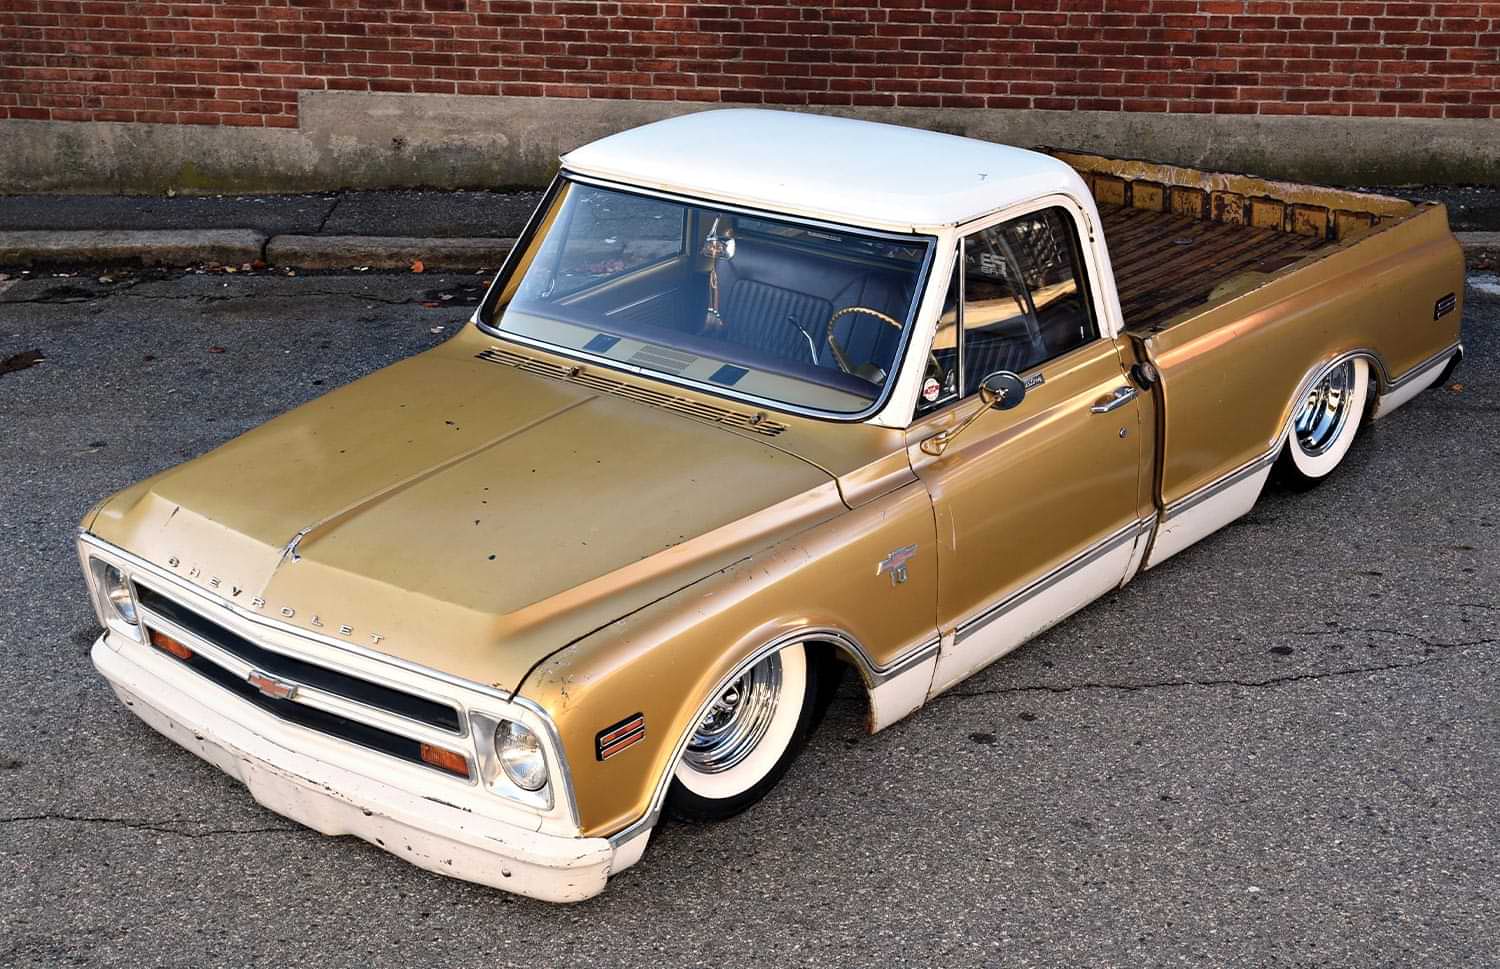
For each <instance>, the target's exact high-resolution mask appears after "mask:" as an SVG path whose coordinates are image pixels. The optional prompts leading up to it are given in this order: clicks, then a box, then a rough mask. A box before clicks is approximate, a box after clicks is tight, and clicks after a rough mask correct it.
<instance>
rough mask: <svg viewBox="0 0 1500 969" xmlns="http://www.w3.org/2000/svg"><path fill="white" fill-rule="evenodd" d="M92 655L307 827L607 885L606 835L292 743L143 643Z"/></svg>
mask: <svg viewBox="0 0 1500 969" xmlns="http://www.w3.org/2000/svg"><path fill="white" fill-rule="evenodd" d="M132 645H134V644H132ZM92 658H93V661H94V666H95V667H96V668H98V670H99V672H100V673H102V674H103V675H104V677H105V679H107V680H108V681H109V683H110V686H111V687H112V688H113V689H114V691H115V694H116V695H117V696H118V697H119V698H120V700H121V701H122V702H124V703H125V705H126V706H127V707H129V708H130V709H131V710H132V711H133V712H134V713H135V714H136V716H138V717H140V718H141V719H142V720H144V721H145V722H146V723H147V724H148V725H150V726H151V727H152V728H153V729H155V730H156V731H158V732H159V733H161V734H162V735H164V736H166V737H167V738H168V739H170V740H172V741H173V742H175V743H177V744H179V745H180V746H182V747H184V748H186V749H187V750H189V751H191V752H192V753H194V754H197V755H198V756H199V757H201V758H203V759H204V760H206V761H208V762H209V763H211V764H213V765H214V766H216V767H218V768H219V769H220V770H223V771H224V772H225V773H227V774H229V775H230V776H232V777H234V778H236V779H238V780H239V781H240V782H241V783H243V784H244V785H245V787H246V788H247V789H248V790H249V791H250V794H251V796H253V797H254V798H255V800H256V801H258V802H260V803H261V804H262V805H264V806H265V807H267V808H269V809H271V810H272V811H275V812H276V813H277V814H281V815H283V816H285V817H288V818H290V819H292V820H294V821H296V822H298V823H299V824H303V825H306V826H307V827H309V828H312V829H313V830H315V831H318V832H321V833H322V834H328V835H353V836H354V837H357V838H360V839H362V840H364V841H368V842H369V843H371V844H373V845H375V846H376V847H378V848H381V849H383V850H385V851H388V852H390V853H391V854H393V855H395V856H397V857H399V858H401V859H403V860H405V861H408V862H411V863H412V864H414V865H417V866H419V867H421V868H425V869H427V870H428V871H432V872H436V873H437V874H440V875H447V876H449V877H452V878H460V879H463V880H464V881H471V882H477V883H479V884H481V885H488V886H490V887H492V888H498V889H501V890H502V891H507V892H513V893H515V894H518V895H526V896H530V897H532V898H538V899H542V900H544V901H550V902H576V901H581V900H583V899H586V898H590V897H592V896H594V895H597V894H598V893H599V892H600V891H602V890H603V889H604V885H605V881H606V879H607V878H608V876H609V874H610V871H611V867H612V865H613V864H614V861H615V848H614V847H613V846H612V845H611V843H610V842H609V840H608V839H605V838H579V837H566V836H560V835H555V834H545V833H542V832H538V831H532V830H528V829H525V828H522V827H519V826H517V825H515V824H511V823H508V822H506V821H503V820H499V819H495V818H487V817H483V816H481V815H479V814H477V813H475V812H474V811H471V810H468V809H464V808H461V807H456V806H451V805H448V804H445V803H442V802H440V801H437V800H434V799H432V798H427V797H420V796H417V795H414V794H412V793H410V792H408V791H405V790H402V789H400V788H397V787H394V786H392V785H390V784H387V783H385V782H383V781H380V780H377V779H375V778H373V777H369V776H366V775H365V774H361V773H358V772H356V771H354V770H350V769H348V768H346V767H343V766H340V765H337V764H333V763H329V762H328V761H326V760H322V759H319V758H315V757H311V756H308V755H307V754H305V753H301V752H299V751H296V750H293V749H290V748H289V747H287V746H284V745H282V744H280V743H278V742H277V740H276V739H273V738H277V737H278V735H284V734H286V733H287V730H288V728H287V727H286V726H285V725H283V724H280V723H279V722H277V721H276V720H275V719H274V718H272V717H269V716H267V715H265V714H263V713H261V712H260V711H258V710H255V709H254V708H249V707H245V708H244V709H235V710H234V715H233V716H227V715H226V714H225V713H224V712H222V711H221V709H220V708H221V707H230V706H234V707H239V706H240V705H239V704H234V705H231V704H218V705H213V706H211V705H210V704H209V703H206V702H204V701H203V700H201V699H199V695H201V693H202V690H201V689H200V690H199V691H197V694H198V695H195V694H194V693H190V692H189V691H188V690H187V689H184V688H183V687H184V686H187V684H183V685H178V684H177V683H174V682H173V680H174V674H176V673H177V671H176V670H173V669H171V668H170V667H166V668H161V669H158V668H157V667H158V664H166V663H167V662H168V661H166V660H164V659H158V658H157V657H154V656H152V655H151V654H150V653H149V652H147V651H145V650H144V648H142V647H139V646H137V647H136V648H134V649H130V648H129V647H127V649H126V650H121V649H116V648H114V646H113V645H111V644H110V643H108V642H107V641H106V637H104V636H101V637H100V638H99V639H98V641H97V642H95V643H94V647H93V651H92ZM148 667H149V668H148ZM262 720H263V721H264V722H261V721H262ZM637 853H638V852H637ZM623 860H624V859H622V861H623ZM631 860H633V859H631Z"/></svg>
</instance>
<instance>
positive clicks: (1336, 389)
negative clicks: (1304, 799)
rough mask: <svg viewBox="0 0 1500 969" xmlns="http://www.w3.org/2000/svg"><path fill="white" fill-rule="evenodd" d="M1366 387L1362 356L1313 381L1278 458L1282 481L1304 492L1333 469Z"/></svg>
mask: <svg viewBox="0 0 1500 969" xmlns="http://www.w3.org/2000/svg"><path fill="white" fill-rule="evenodd" d="M1369 390H1370V365H1369V363H1367V362H1366V361H1365V360H1364V359H1363V358H1361V357H1355V358H1354V359H1352V360H1346V361H1344V362H1343V363H1341V364H1339V365H1337V366H1335V367H1333V368H1332V369H1331V370H1329V371H1328V372H1327V373H1325V374H1323V376H1321V377H1319V378H1318V379H1317V380H1316V381H1314V383H1313V385H1312V388H1311V389H1310V390H1308V392H1307V395H1306V396H1305V397H1303V398H1302V401H1301V404H1300V406H1299V407H1298V408H1297V413H1296V414H1295V415H1294V416H1293V417H1292V428H1291V433H1289V434H1288V435H1287V441H1286V447H1285V448H1284V449H1283V450H1282V453H1281V456H1280V458H1279V459H1278V460H1277V462H1276V471H1277V477H1278V478H1279V479H1280V480H1281V481H1282V483H1283V484H1286V485H1287V486H1289V487H1291V488H1292V489H1294V490H1297V491H1306V490H1307V489H1309V488H1312V487H1315V486H1316V485H1318V484H1320V483H1322V481H1323V480H1324V479H1325V478H1327V477H1328V476H1329V475H1330V474H1332V473H1333V469H1334V468H1336V467H1338V466H1339V462H1341V461H1343V460H1344V455H1345V454H1347V453H1348V451H1349V446H1350V445H1351V444H1353V443H1354V435H1355V434H1357V433H1358V432H1359V425H1360V422H1361V421H1362V420H1363V419H1364V415H1365V401H1366V399H1367V398H1368V395H1369Z"/></svg>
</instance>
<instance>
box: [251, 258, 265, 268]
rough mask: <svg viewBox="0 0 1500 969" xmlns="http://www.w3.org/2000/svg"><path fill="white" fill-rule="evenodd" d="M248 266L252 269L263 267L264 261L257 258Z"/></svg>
mask: <svg viewBox="0 0 1500 969" xmlns="http://www.w3.org/2000/svg"><path fill="white" fill-rule="evenodd" d="M250 266H251V268H253V269H264V268H266V261H265V260H264V259H257V260H255V261H254V262H252V263H251V264H250Z"/></svg>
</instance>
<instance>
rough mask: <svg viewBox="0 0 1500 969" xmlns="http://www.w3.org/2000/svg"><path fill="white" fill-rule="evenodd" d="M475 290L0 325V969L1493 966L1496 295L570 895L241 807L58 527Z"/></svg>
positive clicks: (1499, 420)
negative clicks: (1012, 627) (1189, 519)
mask: <svg viewBox="0 0 1500 969" xmlns="http://www.w3.org/2000/svg"><path fill="white" fill-rule="evenodd" d="M478 282H479V280H478V278H477V277H472V276H471V277H437V276H432V275H424V276H410V275H407V276H399V277H395V276H368V275H366V276H342V277H330V276H325V277H296V278H286V277H265V276H257V277H251V276H245V275H242V274H240V275H233V276H229V275H186V276H180V277H173V278H161V279H146V280H143V281H132V280H127V281H123V282H114V283H111V284H101V283H99V282H98V281H96V280H95V279H94V278H93V277H81V278H69V279H35V280H27V281H22V282H19V283H16V284H14V285H11V286H10V287H9V289H8V290H6V291H5V292H3V293H0V359H3V358H5V357H7V356H9V355H11V354H14V353H17V352H19V351H24V350H30V349H33V348H36V349H40V350H41V351H42V352H43V353H44V354H45V356H46V360H45V362H44V363H41V364H40V365H38V366H35V367H32V368H29V369H24V370H18V371H15V372H11V373H5V374H0V468H3V474H0V536H3V537H0V566H3V567H0V672H3V675H0V964H3V965H17V966H32V965H46V966H54V965H56V966H62V965H119V966H142V965H182V966H203V965H267V966H270V965H276V966H282V965H318V966H330V967H335V966H361V967H363V966H386V965H390V966H395V965H435V966H444V967H450V966H471V965H472V966H496V965H508V964H514V965H582V966H605V967H607V966H626V965H630V966H679V965H705V966H720V965H723V966H780V965H813V966H833V965H849V966H865V965H874V964H881V965H885V964H910V965H953V966H957V965H977V964H994V965H1005V966H1044V965H1045V966H1053V965H1069V966H1178V965H1192V966H1200V965H1236V966H1278V967H1287V966H1336V967H1360V969H1369V967H1376V966H1414V965H1430V966H1484V965H1489V966H1495V965H1500V955H1497V949H1496V942H1495V940H1496V939H1497V938H1500V893H1497V889H1500V699H1497V696H1500V670H1497V666H1496V660H1497V658H1500V597H1497V595H1496V592H1497V588H1500V497H1497V496H1500V445H1497V441H1500V340H1497V336H1496V325H1497V323H1500V296H1482V295H1480V294H1478V293H1477V292H1476V291H1475V290H1473V289H1471V290H1470V293H1469V295H1470V302H1469V305H1468V310H1467V314H1466V316H1467V318H1466V321H1465V334H1466V342H1467V344H1468V347H1469V350H1470V356H1469V359H1468V360H1467V362H1466V364H1465V366H1464V368H1463V369H1462V370H1460V372H1459V374H1458V376H1457V378H1455V379H1456V380H1458V381H1460V382H1461V384H1462V388H1461V389H1449V388H1445V389H1442V390H1437V391H1433V392H1429V393H1427V394H1424V395H1423V396H1421V397H1420V398H1418V399H1417V400H1416V401H1415V402H1413V403H1412V404H1410V405H1409V406H1408V407H1407V408H1406V409H1405V410H1403V411H1401V412H1400V413H1399V414H1397V415H1396V416H1394V417H1392V418H1391V419H1389V420H1388V421H1385V422H1382V423H1381V424H1379V425H1375V426H1373V427H1370V428H1367V429H1366V431H1365V433H1364V434H1363V435H1362V437H1361V438H1360V440H1359V441H1358V442H1357V443H1356V445H1355V448H1354V450H1353V451H1352V452H1351V454H1350V456H1349V458H1348V459H1347V461H1346V463H1345V466H1344V468H1343V469H1341V471H1340V473H1339V474H1338V475H1337V476H1336V477H1335V478H1334V479H1333V480H1331V481H1329V482H1328V483H1327V484H1325V485H1324V486H1323V487H1322V488H1320V489H1318V490H1316V491H1314V492H1313V493H1311V494H1307V495H1291V494H1287V493H1285V492H1281V491H1276V490H1271V491H1268V493H1267V494H1266V495H1264V496H1263V498H1262V500H1261V502H1260V504H1259V505H1258V506H1257V508H1256V509H1255V511H1254V512H1253V513H1252V514H1251V515H1250V516H1248V517H1247V518H1245V519H1243V520H1242V521H1240V522H1239V523H1238V524H1236V525H1234V526H1232V527H1230V528H1228V529H1227V530H1225V531H1224V532H1222V533H1220V534H1219V535H1217V536H1216V537H1213V538H1211V539H1210V540H1209V541H1207V542H1205V543H1204V544H1202V545H1200V546H1199V547H1197V548H1195V549H1192V550H1190V551H1188V552H1187V553H1184V554H1183V555H1181V556H1179V557H1178V558H1176V559H1174V560H1173V561H1171V562H1170V563H1168V564H1166V565H1164V566H1163V567H1161V568H1160V569H1157V570H1154V571H1152V572H1151V573H1150V574H1148V575H1146V576H1144V577H1142V578H1140V579H1138V580H1137V581H1135V582H1134V583H1132V584H1131V585H1130V586H1129V587H1127V588H1126V589H1125V590H1123V591H1121V592H1119V593H1117V594H1115V595H1112V596H1110V597H1109V598H1108V599H1107V600H1105V601H1102V602H1100V603H1098V604H1096V605H1094V606H1093V607H1091V608H1089V609H1087V610H1086V611H1084V612H1083V613H1081V614H1080V615H1078V616H1076V617H1075V618H1073V619H1072V620H1071V621H1069V622H1067V623H1066V624H1064V625H1062V626H1061V627H1059V628H1057V629H1055V630H1053V631H1052V632H1050V633H1048V634H1047V635H1045V636H1043V637H1041V638H1040V639H1039V640H1038V641H1036V642H1035V643H1033V644H1031V645H1029V646H1027V647H1025V648H1023V649H1022V650H1020V651H1018V652H1017V653H1015V654H1013V655H1012V656H1010V657H1009V658H1007V659H1005V660H1003V661H1002V662H1000V663H998V664H996V665H995V666H993V667H991V668H990V669H989V670H987V671H985V672H983V673H981V674H979V675H978V676H976V677H975V678H974V679H972V680H971V681H969V682H968V683H966V684H963V685H962V686H960V687H959V688H958V689H957V690H955V691H954V692H953V693H951V694H949V695H947V696H945V697H943V698H941V699H939V700H938V701H936V702H935V703H934V704H933V705H931V706H930V707H929V708H927V709H926V710H924V711H922V712H920V713H918V714H917V715H915V716H913V717H911V718H909V719H908V720H906V721H904V722H903V723H901V724H898V725H897V726H895V727H893V728H892V729H890V730H888V731H886V732H884V733H882V734H880V735H879V736H876V737H867V736H865V735H864V734H863V731H862V729H861V718H862V715H863V711H862V709H861V707H860V701H859V699H858V698H857V697H856V696H855V695H854V694H853V693H852V692H850V691H848V690H846V691H845V693H844V694H843V695H841V697H840V699H839V701H838V702H837V703H836V705H835V707H834V709H833V711H832V713H831V714H830V717H829V719H828V721H827V722H826V723H825V724H824V725H823V727H822V728H821V731H820V732H819V734H818V735H817V737H816V738H815V740H814V742H813V744H812V746H811V748H810V749H809V750H808V751H807V753H806V754H805V755H804V757H803V758H802V759H801V760H800V761H799V762H798V764H797V766H796V767H795V768H794V769H793V771H792V773H791V774H790V776H789V777H788V778H787V780H786V781H785V782H784V783H783V785H782V786H781V788H780V789H779V790H778V792H776V793H775V794H774V795H773V796H772V797H771V798H770V799H769V800H768V801H766V802H765V803H763V804H762V805H760V806H759V807H757V808H756V809H754V810H752V811H751V812H749V813H748V814H746V815H744V816H742V817H740V818H738V819H736V820H734V821H731V822H727V823H723V824H719V825H716V826H707V827H693V826H685V825H677V826H672V827H667V828H665V829H661V830H659V832H658V837H657V839H656V841H655V843H653V844H652V846H651V848H650V850H649V851H648V852H647V854H646V857H645V859H644V861H643V862H642V863H641V864H639V865H637V866H636V867H635V868H632V869H631V870H629V871H628V872H625V873H623V874H622V875H621V876H619V877H617V878H616V879H614V880H613V881H612V882H611V884H610V886H609V889H608V890H607V891H606V892H605V894H603V895H602V896H600V897H599V898H597V899H594V900H592V901H590V902H587V903H584V904H582V905H578V906H574V907H553V906H548V905H545V904H541V903H536V902H532V901H529V900H525V899H519V898H514V897H511V896H507V895H504V894H501V893H498V892H493V891H490V890H487V889H482V888H478V887H475V886H471V885H466V884H463V883H460V882H456V881H451V880H448V879H444V878H441V877H438V876H435V875H430V874H427V873H426V872H423V871H421V870H419V869H416V868H414V867H411V866H408V865H406V864H404V863H403V862H401V861H400V860H399V859H396V858H393V857H390V856H388V855H386V854H384V853H383V852H381V851H379V850H377V849H375V848H373V847H370V846H368V845H365V844H363V843H361V842H357V841H354V840H351V839H330V838H325V837H322V836H320V835H317V834H314V833H312V832H310V831H307V830H303V829H300V828H298V827H296V826H294V825H292V824H290V823H288V822H286V821H284V820H283V819H281V818H279V817H278V816H276V815H274V814H271V813H269V812H267V811H265V810H263V809H261V808H260V807H258V806H257V805H256V804H255V803H254V802H253V801H252V800H251V799H250V798H249V796H248V795H247V794H246V793H245V792H244V791H243V790H242V789H241V788H239V787H238V786H237V785H236V784H235V783H234V782H232V781H231V780H229V779H228V778H227V777H225V776H223V775H220V774H219V773H217V772H216V771H215V770H214V769H212V768H210V767H208V766H207V765H206V764H203V763H201V762H199V761H198V760H196V759H195V758H193V757H192V756H190V755H189V754H187V753H186V752H184V751H182V750H180V749H179V748H177V747H176V746H174V745H172V744H171V743H169V742H168V741H166V740H164V739H161V738H160V737H158V736H157V735H156V734H154V733H153V732H151V731H150V730H149V729H148V728H146V727H145V726H144V725H142V724H141V723H139V722H138V721H136V720H135V719H134V717H132V716H131V715H130V714H128V713H127V712H126V710H125V709H124V708H123V707H121V706H120V705H119V704H118V703H117V702H116V701H115V700H114V698H113V696H112V695H111V694H110V693H109V692H108V690H107V689H106V688H105V685H104V683H103V682H102V681H101V679H100V678H99V677H98V676H97V675H96V674H95V673H94V671H93V669H92V667H91V665H90V664H89V662H88V659H87V650H88V645H89V643H90V642H91V640H92V639H93V637H94V635H95V633H96V629H95V620H94V618H93V615H92V613H91V611H90V609H89V607H88V605H87V603H86V601H85V596H84V589H83V583H82V580H81V578H80V575H79V569H78V563H77V560H76V558H75V555H74V549H73V540H72V535H73V530H74V527H75V525H76V523H77V521H78V520H79V518H80V517H81V516H82V515H83V513H84V511H85V510H86V509H87V508H88V507H89V506H90V505H91V504H92V503H93V502H94V501H96V500H97V499H98V498H100V497H102V496H104V495H106V494H108V493H110V492H111V491H113V490H115V489H117V488H120V487H123V486H125V485H127V484H129V483H131V482H133V481H135V480H137V479H139V478H141V477H143V476H145V475H147V474H149V473H151V472H153V471H156V470H158V469H160V468H162V467H165V466H168V465H171V464H173V463H176V462H178V461H181V460H183V459H185V458H188V457H191V456H193V455H195V454H199V453H201V452H203V451H205V450H207V449H209V448H211V447H213V446H215V445H217V444H219V443H221V442H223V441H225V440H227V439H228V438H230V437H232V436H233V435H235V434H237V433H239V432H241V431H243V430H245V429H247V428H250V427H252V426H254V425H256V424H258V423H260V422H262V421H264V420H266V419H268V418H270V417H272V416H274V415H276V414H278V413H280V412H282V411H284V410H286V409H287V408H289V407H292V406H293V405H295V404H298V403H300V402H302V401H305V400H307V399H309V398H311V397H314V396H316V395H318V394H320V393H322V392H324V391H325V390H327V389H329V388H330V387H332V386H334V385H337V384H341V383H343V382H345V381H348V380H352V379H354V378H356V377H358V376H360V375H362V374H365V373H368V372H370V371H372V370H374V369H376V368H378V367H380V366H382V365H384V364H387V363H390V362H392V361H394V360H397V359H399V358H401V357H404V356H407V355H409V354H411V353H413V352H416V351H418V350H421V349H424V348H426V347H430V346H432V345H434V344H436V343H438V342H439V341H441V340H442V339H444V337H445V336H446V335H449V334H451V333H452V332H454V329H455V328H456V327H457V326H459V325H461V322H462V320H463V318H464V316H465V315H466V313H467V311H468V310H467V307H466V306H465V305H464V304H465V302H466V300H467V299H469V298H470V297H472V296H473V295H475V293H474V291H473V287H474V286H475V285H476V284H477V283H478ZM6 286H7V283H5V282H0V289H4V288H5V287H6ZM465 287H468V289H465ZM445 295H447V296H450V297H453V298H451V299H447V300H445V299H443V297H444V296H445ZM425 304H435V306H430V305H425ZM437 327H442V330H441V332H433V330H434V329H435V328H437ZM996 500H997V501H1000V500H1004V496H1003V495H997V496H996Z"/></svg>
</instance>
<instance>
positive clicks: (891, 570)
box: [875, 545, 917, 585]
mask: <svg viewBox="0 0 1500 969" xmlns="http://www.w3.org/2000/svg"><path fill="white" fill-rule="evenodd" d="M916 554H917V547H916V546H915V545H903V546H901V547H900V548H898V549H896V550H895V551H894V552H892V553H891V554H889V555H887V556H886V557H885V558H884V559H882V560H881V562H880V564H879V565H877V566H875V574H876V575H886V574H889V575H890V577H891V585H900V584H901V583H903V582H905V581H906V563H907V562H910V561H911V560H912V558H913V557H914V556H915V555H916Z"/></svg>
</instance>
